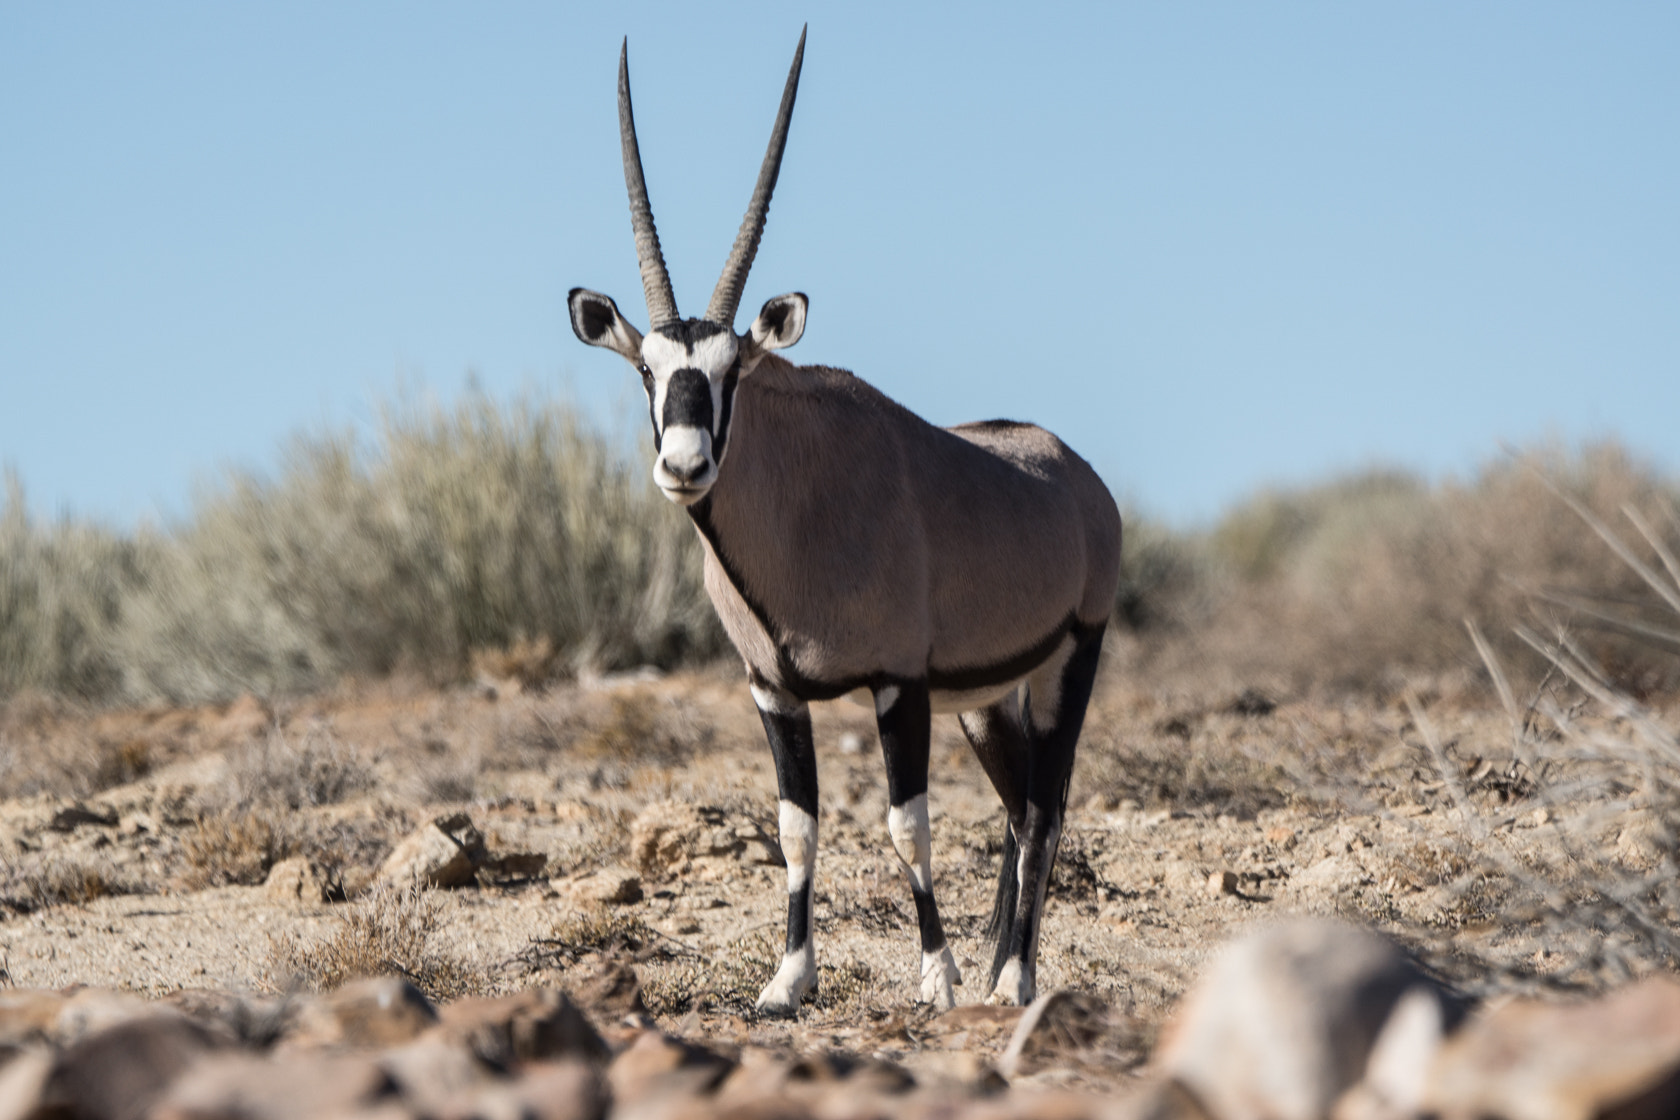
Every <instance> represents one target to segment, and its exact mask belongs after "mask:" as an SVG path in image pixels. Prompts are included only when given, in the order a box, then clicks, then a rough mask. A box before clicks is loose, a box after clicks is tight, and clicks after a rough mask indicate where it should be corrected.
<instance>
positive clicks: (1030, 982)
mask: <svg viewBox="0 0 1680 1120" xmlns="http://www.w3.org/2000/svg"><path fill="white" fill-rule="evenodd" d="M1037 995H1038V985H1037V983H1036V982H1035V981H1034V979H1033V976H1032V974H1031V973H1029V972H1027V970H1026V969H1024V968H1022V967H1021V959H1020V958H1019V957H1010V958H1009V959H1008V960H1006V961H1004V962H1003V971H1001V972H999V973H998V978H997V984H996V986H994V987H993V988H992V994H991V995H989V996H987V997H986V1002H987V1003H988V1004H990V1005H992V1006H993V1007H1025V1006H1027V1004H1029V1003H1031V1002H1032V1001H1033V999H1034V997H1036V996H1037Z"/></svg>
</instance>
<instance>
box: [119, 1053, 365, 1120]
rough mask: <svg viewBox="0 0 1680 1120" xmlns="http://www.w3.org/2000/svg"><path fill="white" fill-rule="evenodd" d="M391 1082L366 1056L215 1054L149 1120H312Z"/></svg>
mask: <svg viewBox="0 0 1680 1120" xmlns="http://www.w3.org/2000/svg"><path fill="white" fill-rule="evenodd" d="M393 1088H394V1086H393V1085H392V1084H391V1079H390V1077H389V1075H387V1074H386V1072H385V1071H384V1070H383V1069H381V1068H380V1067H379V1065H378V1064H377V1063H376V1062H374V1061H373V1059H371V1058H369V1057H365V1056H356V1057H349V1056H338V1055H315V1054H308V1055H304V1054H280V1055H277V1056H275V1057H272V1058H270V1057H259V1056H257V1055H255V1054H218V1055H214V1056H212V1057H209V1058H206V1059H205V1060H203V1061H201V1062H199V1063H198V1064H197V1065H196V1066H194V1067H193V1068H192V1069H190V1070H188V1071H187V1072H186V1073H185V1074H184V1075H182V1076H181V1077H180V1079H179V1080H177V1081H176V1082H175V1083H174V1084H172V1085H170V1086H169V1089H168V1091H167V1092H166V1093H165V1094H164V1096H163V1098H162V1099H161V1100H160V1101H158V1103H157V1107H156V1108H154V1109H153V1110H152V1112H151V1114H150V1115H151V1117H152V1120H207V1118H210V1117H216V1118H228V1120H232V1118H238V1120H315V1118H316V1117H320V1116H340V1115H349V1114H352V1113H354V1112H355V1111H356V1110H357V1109H358V1108H360V1107H362V1106H368V1105H372V1104H373V1102H375V1101H376V1100H379V1099H380V1098H384V1097H388V1096H389V1095H390V1093H391V1090H392V1089H393Z"/></svg>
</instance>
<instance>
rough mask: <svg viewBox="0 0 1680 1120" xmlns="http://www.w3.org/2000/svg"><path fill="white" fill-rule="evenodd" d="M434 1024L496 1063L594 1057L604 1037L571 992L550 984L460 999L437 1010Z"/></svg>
mask: <svg viewBox="0 0 1680 1120" xmlns="http://www.w3.org/2000/svg"><path fill="white" fill-rule="evenodd" d="M438 1016H439V1024H438V1029H439V1032H440V1033H441V1034H443V1035H444V1036H445V1037H448V1038H450V1039H451V1040H453V1041H454V1042H456V1043H457V1044H458V1045H460V1046H464V1047H465V1048H466V1049H468V1050H470V1051H471V1052H472V1053H473V1055H474V1056H475V1057H477V1058H478V1059H479V1061H481V1062H484V1063H485V1064H487V1065H489V1066H492V1067H493V1068H496V1069H512V1068H513V1067H515V1066H517V1065H523V1064H526V1063H529V1062H537V1061H552V1060H554V1059H557V1058H581V1059H585V1060H589V1061H599V1060H602V1059H604V1058H605V1057H606V1056H607V1047H606V1043H604V1042H602V1041H601V1036H600V1034H598V1033H597V1032H596V1030H595V1027H594V1025H593V1024H591V1023H590V1021H589V1020H588V1018H587V1017H585V1015H584V1014H583V1012H582V1011H580V1010H579V1009H578V1006H577V1005H576V1004H574V1003H573V1002H572V1000H571V997H569V996H567V995H566V993H565V992H562V991H558V990H556V989H553V988H539V989H536V990H534V991H524V992H520V993H518V994H517V995H511V996H498V997H469V998H467V999H459V1000H456V1001H455V1002H454V1003H451V1004H449V1005H448V1006H446V1007H444V1008H443V1009H442V1010H441V1011H439V1013H438Z"/></svg>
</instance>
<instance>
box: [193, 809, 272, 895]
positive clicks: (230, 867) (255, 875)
mask: <svg viewBox="0 0 1680 1120" xmlns="http://www.w3.org/2000/svg"><path fill="white" fill-rule="evenodd" d="M181 849H182V856H183V857H184V858H185V859H186V862H187V873H186V875H185V881H186V885H187V887H188V888H189V889H192V890H202V889H203V888H205V887H223V886H228V885H229V884H237V885H240V886H247V887H249V886H255V885H256V884H258V883H261V882H263V881H264V880H266V879H267V878H268V873H269V871H270V870H271V869H272V868H273V867H274V865H275V864H277V863H279V862H280V861H281V860H283V859H286V858H287V857H289V856H292V855H295V854H296V853H297V850H298V841H297V838H296V837H295V836H293V835H292V833H291V830H290V829H288V828H287V826H286V824H285V822H284V821H283V820H281V819H280V818H277V817H274V816H272V815H270V814H268V813H263V812H249V813H236V812H235V813H217V814H215V815H214V816H209V817H203V818H201V819H200V820H199V822H198V824H197V825H196V826H194V828H193V830H192V832H191V833H189V834H188V835H187V836H186V838H185V839H184V840H183V841H182V843H181Z"/></svg>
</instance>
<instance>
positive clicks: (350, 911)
mask: <svg viewBox="0 0 1680 1120" xmlns="http://www.w3.org/2000/svg"><path fill="white" fill-rule="evenodd" d="M443 911H444V903H443V902H442V901H440V900H439V899H438V897H437V896H436V895H434V894H432V893H430V892H427V891H424V890H421V889H419V888H417V887H408V888H402V889H391V890H383V891H379V892H377V893H374V894H371V895H368V896H367V897H365V898H363V899H362V900H361V901H359V902H356V903H353V904H351V905H349V906H347V907H345V908H344V909H343V910H342V911H340V914H339V919H338V928H337V929H335V930H334V931H333V932H332V933H331V934H329V935H328V936H327V937H325V938H324V939H322V940H319V941H313V942H309V941H305V940H303V939H302V938H300V937H298V936H297V935H296V934H292V933H286V934H283V935H280V936H278V937H275V938H273V940H272V942H271V944H270V948H269V960H268V977H269V983H270V984H272V985H273V986H274V987H276V988H279V989H289V988H294V987H298V986H302V987H305V988H308V989H309V990H311V991H317V992H326V991H332V990H333V989H335V988H338V987H341V986H342V985H344V984H345V983H347V982H348V981H351V980H356V979H359V978H361V977H366V976H401V977H403V978H405V979H407V980H408V981H409V982H410V983H412V984H413V985H414V986H415V987H417V988H419V989H420V990H421V991H423V992H425V993H426V995H427V996H428V997H429V998H431V999H432V1000H433V1001H434V1002H438V1003H443V1002H446V1001H448V1000H452V999H456V998H459V997H461V996H464V995H478V994H483V993H484V992H485V991H486V990H487V988H488V980H487V977H486V975H485V973H484V971H483V970H482V969H481V968H479V967H478V966H477V965H476V964H474V963H472V962H471V961H468V960H464V959H462V958H461V957H458V956H455V955H454V954H452V953H449V952H447V951H446V950H444V949H442V948H440V947H439V946H438V944H437V934H438V932H439V930H440V928H441V927H442V926H444V925H445V924H446V916H445V914H444V912H443Z"/></svg>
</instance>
